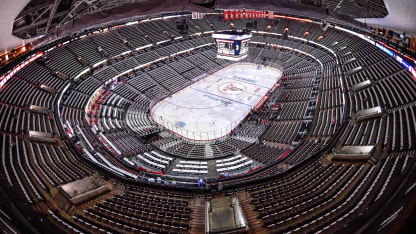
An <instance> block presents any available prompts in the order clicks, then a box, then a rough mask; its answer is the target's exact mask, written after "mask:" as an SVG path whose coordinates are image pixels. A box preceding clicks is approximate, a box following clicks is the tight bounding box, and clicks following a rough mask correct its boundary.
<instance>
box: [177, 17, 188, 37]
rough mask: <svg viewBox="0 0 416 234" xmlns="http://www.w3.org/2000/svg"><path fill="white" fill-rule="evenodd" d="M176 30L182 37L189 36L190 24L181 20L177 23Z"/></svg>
mask: <svg viewBox="0 0 416 234" xmlns="http://www.w3.org/2000/svg"><path fill="white" fill-rule="evenodd" d="M176 29H178V31H179V33H180V34H181V35H187V34H188V24H187V23H186V19H181V20H177V21H176Z"/></svg>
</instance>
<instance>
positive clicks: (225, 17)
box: [224, 11, 230, 20]
mask: <svg viewBox="0 0 416 234" xmlns="http://www.w3.org/2000/svg"><path fill="white" fill-rule="evenodd" d="M228 15H229V14H228V11H224V20H229V19H230V17H229V16H228Z"/></svg>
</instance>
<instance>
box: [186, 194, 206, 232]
mask: <svg viewBox="0 0 416 234" xmlns="http://www.w3.org/2000/svg"><path fill="white" fill-rule="evenodd" d="M191 217H192V218H191V229H190V230H189V233H190V234H196V233H205V201H204V199H203V198H195V199H194V200H192V214H191Z"/></svg>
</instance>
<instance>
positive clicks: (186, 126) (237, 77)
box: [151, 64, 282, 141]
mask: <svg viewBox="0 0 416 234" xmlns="http://www.w3.org/2000/svg"><path fill="white" fill-rule="evenodd" d="M281 76H282V72H281V71H279V70H277V69H275V68H271V67H264V66H262V67H258V66H257V65H255V64H232V65H229V66H228V67H225V68H223V69H221V70H219V71H217V72H216V73H214V74H212V75H208V76H207V77H205V78H203V79H201V80H200V81H198V82H196V83H194V84H192V85H191V86H188V87H186V88H185V89H183V90H181V91H179V92H177V93H175V94H173V95H172V96H170V97H167V98H165V99H164V100H162V101H160V102H159V103H157V104H156V105H155V106H154V107H153V108H152V111H151V113H152V118H153V120H154V121H155V122H157V123H158V124H160V125H162V126H164V127H165V128H167V129H170V130H171V131H173V132H175V133H176V134H179V135H181V136H183V137H185V138H189V139H192V140H203V141H206V140H213V139H217V138H221V137H223V136H225V135H227V134H229V133H230V131H231V130H232V129H234V128H235V127H236V126H237V125H238V124H239V123H240V122H241V121H242V120H243V119H244V118H245V117H246V116H247V114H248V113H249V112H250V110H251V109H252V108H253V107H254V106H256V104H258V103H259V101H260V100H261V99H262V98H263V97H264V96H265V95H266V94H267V92H268V91H269V90H270V89H271V88H272V87H273V86H274V85H275V84H276V83H277V81H278V80H279V79H280V78H281Z"/></svg>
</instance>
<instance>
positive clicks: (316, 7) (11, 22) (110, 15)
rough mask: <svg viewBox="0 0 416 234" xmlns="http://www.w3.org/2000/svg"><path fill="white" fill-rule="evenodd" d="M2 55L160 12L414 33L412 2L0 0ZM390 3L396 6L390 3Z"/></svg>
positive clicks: (377, 0)
mask: <svg viewBox="0 0 416 234" xmlns="http://www.w3.org/2000/svg"><path fill="white" fill-rule="evenodd" d="M0 2H1V6H2V7H1V10H0V15H1V17H0V45H1V46H0V53H4V52H6V51H8V50H10V49H13V48H16V47H18V46H20V45H22V44H26V43H29V42H31V41H33V40H37V39H39V38H43V39H42V41H43V42H46V41H49V40H51V39H53V38H55V37H57V36H62V35H65V34H67V33H70V32H73V31H78V30H80V29H82V28H86V27H88V26H92V25H98V24H101V23H105V22H109V21H112V20H119V19H124V18H130V17H134V16H137V15H146V14H155V13H160V12H175V11H177V12H180V11H201V12H206V11H212V10H214V9H244V8H245V9H259V10H273V11H276V12H279V13H286V14H296V15H301V16H309V17H314V18H321V19H329V20H333V21H342V22H349V23H351V22H353V20H352V19H353V18H359V21H361V22H365V23H369V24H371V25H374V26H378V27H385V28H392V29H394V30H396V31H399V32H406V33H410V34H416V26H415V24H414V22H416V16H415V14H414V12H416V1H415V0H403V1H394V0H13V1H10V0H0ZM393 3H394V4H393Z"/></svg>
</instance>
